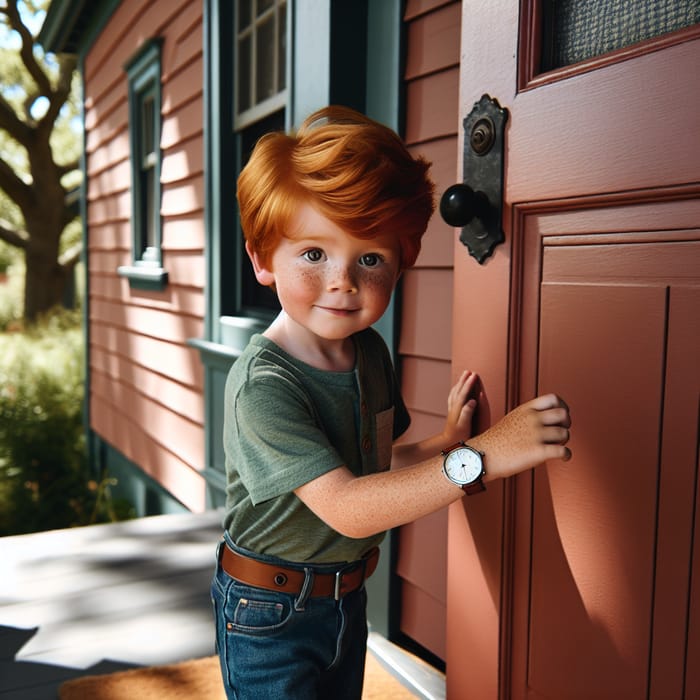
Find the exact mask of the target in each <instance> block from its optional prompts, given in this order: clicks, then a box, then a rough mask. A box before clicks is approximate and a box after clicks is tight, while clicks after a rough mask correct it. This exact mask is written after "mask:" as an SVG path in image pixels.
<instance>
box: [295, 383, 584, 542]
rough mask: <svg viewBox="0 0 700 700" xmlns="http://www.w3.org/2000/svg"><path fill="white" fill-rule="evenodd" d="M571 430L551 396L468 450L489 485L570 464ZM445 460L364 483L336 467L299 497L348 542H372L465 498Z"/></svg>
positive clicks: (439, 458)
mask: <svg viewBox="0 0 700 700" xmlns="http://www.w3.org/2000/svg"><path fill="white" fill-rule="evenodd" d="M570 425H571V421H570V418H569V410H568V407H567V406H566V404H565V403H564V402H563V401H562V400H561V399H560V398H559V397H558V396H556V395H555V394H547V395H545V396H539V397H537V398H535V399H533V400H532V401H528V402H527V403H524V404H522V405H521V406H518V407H517V408H515V409H513V410H512V411H511V412H510V413H508V414H507V415H506V416H505V417H504V418H502V419H501V420H500V421H498V423H496V424H495V425H493V426H492V427H491V428H489V429H488V430H487V431H485V432H484V433H482V434H481V435H477V436H476V437H474V438H471V439H470V440H469V441H468V444H469V445H471V446H472V447H474V448H475V449H477V450H479V451H480V452H483V453H484V468H485V470H486V476H485V477H484V481H485V482H489V481H493V480H495V479H499V478H503V477H507V476H513V475H514V474H518V473H519V472H522V471H524V470H526V469H529V468H531V467H534V466H536V465H537V464H540V463H542V462H544V461H546V460H548V459H563V460H568V459H570V458H571V452H570V451H569V449H568V448H567V447H565V445H566V443H567V442H568V440H569V426H570ZM440 449H444V446H442V447H440ZM442 460H443V457H442V455H441V454H440V452H439V451H438V452H437V453H436V454H434V455H433V456H431V457H429V458H428V459H426V460H424V461H422V462H420V463H419V464H416V465H413V466H409V467H405V468H403V469H398V470H390V471H386V472H380V473H377V474H370V475H368V476H361V477H356V476H354V475H353V474H352V472H350V470H349V469H347V468H346V467H338V468H337V469H334V470H333V471H331V472H329V473H327V474H324V475H323V476H320V477H318V478H317V479H314V480H313V481H310V482H309V483H307V484H304V485H303V486H300V487H299V488H298V489H296V491H295V493H296V495H297V496H298V497H299V498H300V499H301V500H302V501H303V502H304V503H305V504H306V505H307V506H308V507H309V508H310V509H311V510H312V511H313V512H314V513H315V514H316V515H317V516H318V517H319V518H321V520H323V521H324V522H325V523H326V524H327V525H328V526H329V527H332V528H333V529H334V530H337V531H338V532H340V533H341V534H343V535H346V536H347V537H354V538H360V537H368V536H370V535H373V534H376V533H377V532H382V531H384V530H389V529H391V528H393V527H397V526H399V525H404V524H406V523H408V522H411V521H413V520H415V519H416V518H420V517H422V516H424V515H428V514H429V513H432V512H434V511H436V510H439V509H440V508H443V507H444V506H446V505H448V504H450V503H452V502H453V501H456V500H457V499H458V498H461V497H462V496H463V495H464V492H463V491H462V489H461V488H459V487H458V486H455V485H454V484H453V483H451V482H450V481H448V480H447V479H446V478H445V476H444V475H443V474H442Z"/></svg>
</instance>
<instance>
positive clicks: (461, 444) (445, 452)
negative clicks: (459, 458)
mask: <svg viewBox="0 0 700 700" xmlns="http://www.w3.org/2000/svg"><path fill="white" fill-rule="evenodd" d="M466 446H467V443H466V442H464V440H457V442H455V444H454V445H450V446H449V447H446V448H445V449H444V450H442V451H441V452H440V454H441V455H443V456H444V457H446V456H447V455H448V454H449V453H450V452H452V450H456V449H457V448H458V447H466Z"/></svg>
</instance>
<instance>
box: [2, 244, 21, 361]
mask: <svg viewBox="0 0 700 700" xmlns="http://www.w3.org/2000/svg"><path fill="white" fill-rule="evenodd" d="M4 251H5V253H6V254H7V258H5V259H6V260H7V261H8V262H9V263H10V265H9V267H7V268H6V270H5V276H4V277H3V279H2V281H0V332H4V331H6V330H9V329H12V328H17V327H18V324H20V323H21V319H22V294H23V291H24V264H23V263H22V262H21V261H19V260H18V258H19V257H20V255H19V253H17V252H16V251H14V250H12V249H11V248H9V247H8V246H6V247H5V248H4ZM8 251H9V252H8ZM1 256H2V254H0V257H1ZM0 344H1V343H0ZM0 362H3V361H2V359H0ZM3 364H4V363H3Z"/></svg>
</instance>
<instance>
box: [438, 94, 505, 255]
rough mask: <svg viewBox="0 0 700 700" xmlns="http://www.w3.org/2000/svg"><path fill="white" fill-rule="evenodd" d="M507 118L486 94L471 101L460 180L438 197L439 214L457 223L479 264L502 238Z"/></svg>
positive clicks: (455, 225) (452, 224) (465, 242)
mask: <svg viewBox="0 0 700 700" xmlns="http://www.w3.org/2000/svg"><path fill="white" fill-rule="evenodd" d="M507 118H508V112H507V110H505V109H504V108H503V107H501V106H500V105H499V104H498V100H495V99H492V98H491V97H489V96H488V95H483V96H482V98H481V99H480V100H479V102H476V103H475V104H474V107H473V109H472V111H471V112H470V113H469V114H468V115H467V117H465V119H464V122H463V126H464V161H463V164H462V176H463V177H464V182H463V183H458V184H456V185H452V186H451V187H448V188H447V190H445V193H444V194H443V195H442V197H441V198H440V215H441V216H442V218H443V219H444V220H445V221H446V222H447V223H448V224H449V225H450V226H454V227H461V229H462V232H461V234H460V236H459V240H460V241H461V242H462V243H463V244H464V245H465V246H467V248H468V250H469V255H471V256H472V257H473V258H475V259H476V261H477V262H479V263H480V264H483V262H484V260H486V258H488V257H489V256H490V255H491V254H492V253H493V249H494V248H495V247H496V245H498V244H499V243H502V242H503V241H504V240H505V236H504V234H503V230H502V228H501V211H502V208H503V150H504V148H503V141H504V136H505V123H506V119H507ZM467 182H468V183H469V184H467Z"/></svg>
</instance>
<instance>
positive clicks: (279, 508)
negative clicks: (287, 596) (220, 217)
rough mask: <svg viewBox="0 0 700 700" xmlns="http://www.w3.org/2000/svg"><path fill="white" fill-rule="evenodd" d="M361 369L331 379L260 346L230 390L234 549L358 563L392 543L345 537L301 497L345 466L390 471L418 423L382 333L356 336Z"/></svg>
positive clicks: (266, 343) (232, 377)
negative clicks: (401, 440) (402, 440)
mask: <svg viewBox="0 0 700 700" xmlns="http://www.w3.org/2000/svg"><path fill="white" fill-rule="evenodd" d="M353 339H354V341H355V348H356V363H355V369H354V370H352V371H348V372H331V371H325V370H321V369H317V368H315V367H311V366H310V365H307V364H306V363H304V362H301V361H300V360H298V359H296V358H295V357H292V356H291V355H289V354H288V353H286V352H285V351H284V350H282V349H281V348H280V347H279V346H278V345H276V344H275V343H273V342H272V341H271V340H269V339H268V338H266V337H264V336H262V335H255V336H253V338H252V339H251V341H250V343H249V344H248V346H247V348H246V349H245V350H244V352H243V354H242V355H241V356H240V357H239V358H238V359H237V360H236V361H235V362H234V364H233V366H232V368H231V371H230V372H229V376H228V379H227V382H226V392H225V412H224V450H225V453H226V476H227V489H226V516H225V519H224V527H225V528H226V529H227V530H228V532H229V533H230V535H231V537H232V538H233V540H234V541H235V542H236V543H237V544H238V545H240V546H241V547H245V548H246V549H249V550H251V551H254V552H257V553H259V554H270V555H274V556H277V557H281V558H283V559H287V560H289V561H295V562H314V563H329V562H344V561H354V560H356V559H359V558H360V557H361V556H362V555H363V554H364V553H365V552H366V551H367V550H368V549H370V548H371V547H373V546H374V545H377V544H379V542H381V540H382V539H383V537H384V535H383V533H382V534H378V535H375V536H373V537H368V538H363V539H352V538H349V537H345V536H343V535H341V534H339V533H338V532H336V531H335V530H333V529H331V528H330V527H328V526H327V525H326V524H325V523H324V522H323V521H322V520H321V519H319V518H318V517H317V516H316V515H314V514H313V513H312V512H311V511H310V510H309V509H308V508H307V507H306V506H305V505H304V504H303V503H302V502H301V501H300V500H299V499H298V498H297V497H296V496H295V495H294V493H293V492H294V490H295V489H296V488H298V487H299V486H302V485H303V484H305V483H308V482H309V481H312V480H313V479H315V478H317V477H319V476H321V475H322V474H325V473H326V472H329V471H331V470H332V469H335V468H337V467H339V466H342V465H346V466H347V467H348V468H349V469H350V470H351V471H352V472H353V473H354V474H356V475H358V476H360V475H363V474H371V473H373V472H376V471H381V470H385V469H388V468H389V467H390V465H391V447H392V444H393V441H394V440H395V439H397V438H398V437H399V436H400V435H402V434H403V433H404V432H405V431H406V429H407V428H408V425H409V422H410V418H409V415H408V412H407V410H406V407H405V405H404V402H403V399H402V398H401V393H400V389H399V385H398V381H397V379H396V374H395V372H394V368H393V365H392V363H391V358H390V356H389V352H388V350H387V348H386V345H385V344H384V341H383V340H382V338H381V336H379V334H378V333H376V331H374V330H372V329H368V330H365V331H362V332H361V333H358V334H356V335H355V336H353Z"/></svg>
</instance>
